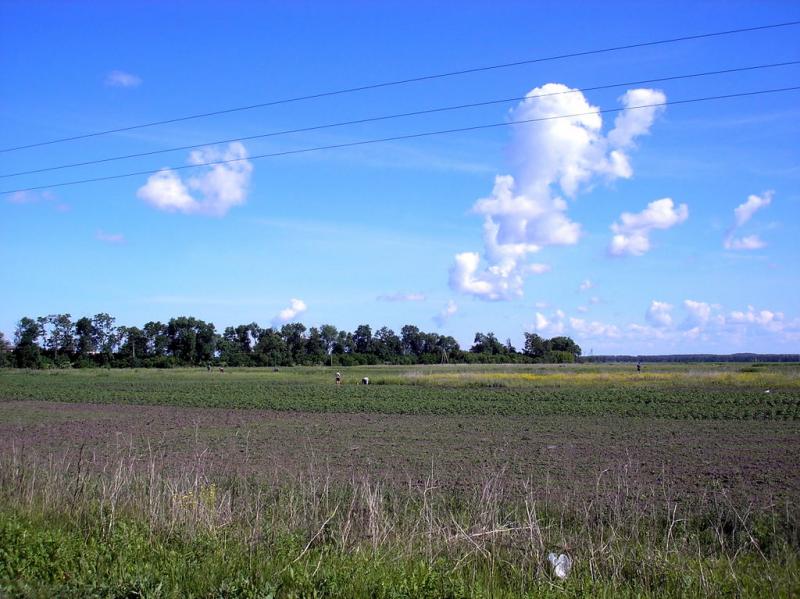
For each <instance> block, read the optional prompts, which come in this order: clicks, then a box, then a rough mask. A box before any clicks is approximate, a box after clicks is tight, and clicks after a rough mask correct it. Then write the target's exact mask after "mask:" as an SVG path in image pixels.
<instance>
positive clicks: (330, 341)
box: [319, 324, 339, 354]
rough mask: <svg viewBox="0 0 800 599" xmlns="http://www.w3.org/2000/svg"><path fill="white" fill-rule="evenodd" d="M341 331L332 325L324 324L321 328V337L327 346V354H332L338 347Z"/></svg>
mask: <svg viewBox="0 0 800 599" xmlns="http://www.w3.org/2000/svg"><path fill="white" fill-rule="evenodd" d="M338 334H339V331H338V330H336V327H335V326H333V325H332V324H324V325H322V326H321V327H320V328H319V336H320V337H321V338H322V342H323V343H324V344H325V353H327V354H332V353H333V348H334V347H335V346H336V337H337V336H338Z"/></svg>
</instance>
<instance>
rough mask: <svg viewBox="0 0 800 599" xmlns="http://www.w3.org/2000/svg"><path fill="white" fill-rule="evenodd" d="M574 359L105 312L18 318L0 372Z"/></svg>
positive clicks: (534, 348) (409, 328) (478, 342)
mask: <svg viewBox="0 0 800 599" xmlns="http://www.w3.org/2000/svg"><path fill="white" fill-rule="evenodd" d="M580 355H581V348H580V347H579V346H578V345H577V344H576V343H575V342H574V341H573V340H572V339H570V338H569V337H553V338H552V339H545V338H543V337H540V336H539V335H536V334H533V333H525V343H524V347H523V348H522V349H521V350H517V349H516V348H515V347H514V346H513V345H512V344H511V341H510V340H507V341H506V342H505V343H503V342H501V341H500V340H498V339H497V337H496V336H495V335H494V333H491V332H490V333H476V334H475V339H474V342H473V345H472V347H470V348H469V349H468V350H463V349H461V347H459V345H458V342H457V341H456V340H455V339H454V338H453V337H450V336H447V335H439V334H438V333H426V332H425V331H421V330H420V329H419V328H418V327H416V326H413V325H406V326H404V327H403V328H402V329H400V332H399V334H398V333H395V332H394V331H393V330H392V329H390V328H388V327H381V328H380V329H378V330H377V331H375V332H374V333H373V331H372V328H371V327H370V326H369V325H366V324H362V325H359V326H358V327H357V328H356V330H355V331H353V332H349V331H345V330H339V329H337V328H336V327H335V326H333V325H329V324H324V325H322V326H320V327H311V328H306V326H305V325H303V324H302V323H299V322H291V323H287V324H284V325H282V326H280V327H267V328H264V327H261V326H259V325H258V324H257V323H255V322H252V323H250V324H241V325H239V326H235V327H227V328H226V329H225V330H224V331H222V332H221V333H220V332H218V331H217V329H216V327H215V326H214V324H213V323H210V322H205V321H203V320H200V319H198V318H194V317H192V316H180V317H177V318H172V319H170V320H169V322H167V323H162V322H148V323H146V324H145V325H144V326H142V327H135V326H133V327H129V326H117V325H116V320H115V318H114V317H113V316H110V315H109V314H105V313H101V314H96V315H95V316H93V317H83V318H80V319H78V320H75V321H73V319H72V316H71V315H70V314H52V315H49V316H40V317H38V318H29V317H24V318H22V319H21V320H20V321H19V322H18V323H17V328H16V331H15V334H14V344H13V346H12V345H11V344H9V343H8V341H7V340H5V339H4V338H3V335H2V333H0V366H7V367H17V368H53V367H55V368H69V367H77V368H87V367H96V366H106V367H119V368H129V367H137V368H172V367H176V366H209V365H214V366H273V367H274V366H295V365H309V366H313V365H323V364H328V365H332V366H356V365H367V364H440V363H462V364H463V363H537V362H538V363H564V362H575V361H576V360H578V359H579V358H580Z"/></svg>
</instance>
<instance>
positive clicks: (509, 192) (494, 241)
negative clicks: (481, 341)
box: [450, 83, 665, 300]
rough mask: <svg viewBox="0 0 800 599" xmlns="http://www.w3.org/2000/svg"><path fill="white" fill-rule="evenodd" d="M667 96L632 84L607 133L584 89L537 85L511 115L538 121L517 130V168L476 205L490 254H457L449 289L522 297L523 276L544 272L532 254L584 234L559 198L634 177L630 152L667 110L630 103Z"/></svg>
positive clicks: (514, 155)
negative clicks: (633, 87)
mask: <svg viewBox="0 0 800 599" xmlns="http://www.w3.org/2000/svg"><path fill="white" fill-rule="evenodd" d="M566 92H569V93H566ZM664 99H665V96H664V94H663V93H662V92H660V91H657V90H647V89H641V90H630V91H629V92H628V93H626V94H625V95H624V96H622V97H621V98H620V102H621V103H622V104H623V106H625V110H623V111H622V112H621V113H620V115H619V116H618V117H617V119H616V121H615V125H614V127H613V129H612V130H611V131H610V132H609V133H608V135H605V134H604V133H603V131H602V126H603V119H602V117H601V115H600V113H599V109H598V108H597V107H596V106H593V105H591V104H590V103H589V102H588V101H587V99H586V98H585V97H584V95H583V94H582V93H581V92H580V91H578V90H572V89H570V88H569V87H567V86H566V85H563V84H559V83H548V84H546V85H543V86H541V87H538V88H535V89H533V90H531V91H530V92H529V93H528V95H527V97H526V99H525V100H523V101H522V102H520V103H519V105H517V106H516V107H515V108H514V109H513V110H512V111H511V112H510V115H509V116H510V119H511V120H514V121H536V122H531V123H519V124H516V125H514V126H513V128H512V141H511V147H510V150H511V152H510V153H511V161H512V165H513V171H514V174H513V175H511V174H509V175H498V176H497V177H496V178H495V182H494V188H493V190H492V193H491V195H490V196H489V197H486V198H482V199H480V200H478V201H477V202H476V203H475V205H474V206H473V212H474V213H476V214H480V215H481V216H483V219H484V221H483V242H484V248H485V250H484V255H483V257H481V256H480V255H479V254H478V253H475V252H464V253H461V254H458V255H457V256H456V257H455V264H454V266H453V267H452V268H451V271H450V285H451V288H452V289H454V290H456V291H459V292H461V293H466V294H471V295H475V296H476V297H479V298H481V299H487V300H507V299H512V298H515V297H519V296H520V295H522V286H523V283H524V279H525V277H526V276H527V275H530V274H541V272H542V269H541V268H538V267H536V265H530V264H527V261H526V259H527V256H528V255H529V254H533V253H536V252H539V251H540V250H541V249H542V248H544V247H548V246H559V245H573V244H576V243H577V242H578V240H579V239H580V236H581V226H580V225H579V224H578V223H576V222H573V221H572V220H571V219H570V218H569V216H568V215H567V209H568V203H567V201H566V200H565V199H564V198H563V197H561V196H562V195H563V196H566V197H567V198H572V197H574V196H575V195H576V194H577V193H578V192H580V191H582V190H588V189H591V187H592V185H593V184H594V183H595V182H596V181H611V180H613V179H617V178H628V177H630V176H631V175H632V174H633V171H632V168H631V166H630V161H629V158H628V155H627V153H626V152H627V150H628V149H630V148H632V147H633V146H634V145H635V143H634V142H635V140H636V138H637V137H639V136H641V135H644V134H646V133H648V132H649V130H650V127H651V125H652V123H653V121H654V119H655V117H656V116H657V114H658V113H659V112H660V110H661V108H659V107H652V108H642V109H634V108H632V107H633V106H639V105H642V104H651V103H656V102H658V101H664ZM634 112H636V113H637V114H633V113H634ZM565 115H575V116H569V117H567V116H565ZM553 117H564V118H553ZM548 119H550V120H548Z"/></svg>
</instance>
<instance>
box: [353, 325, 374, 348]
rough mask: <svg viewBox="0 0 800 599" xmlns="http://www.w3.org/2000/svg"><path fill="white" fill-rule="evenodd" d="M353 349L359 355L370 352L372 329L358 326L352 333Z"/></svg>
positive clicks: (366, 326) (367, 326)
mask: <svg viewBox="0 0 800 599" xmlns="http://www.w3.org/2000/svg"><path fill="white" fill-rule="evenodd" d="M353 349H354V350H355V351H356V353H359V354H368V353H370V352H371V351H372V328H370V326H369V325H368V324H360V325H358V327H357V328H356V330H355V331H354V332H353Z"/></svg>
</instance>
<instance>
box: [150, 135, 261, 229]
mask: <svg viewBox="0 0 800 599" xmlns="http://www.w3.org/2000/svg"><path fill="white" fill-rule="evenodd" d="M219 161H228V162H225V163H224V164H214V165H210V166H206V167H199V168H203V169H204V171H203V172H202V173H200V174H197V175H193V176H190V177H188V178H187V179H186V181H185V182H184V180H183V179H182V178H181V177H180V175H178V174H177V173H176V172H175V171H173V170H171V169H168V168H164V169H161V170H160V171H159V172H158V173H156V174H154V175H151V176H150V177H149V178H148V179H147V183H146V184H145V185H143V186H142V187H140V188H139V190H138V191H137V192H136V195H137V196H138V197H139V198H140V199H142V200H144V201H145V202H147V203H148V204H150V205H151V206H154V207H155V208H157V209H159V210H164V211H166V212H182V213H184V214H205V215H209V216H224V215H225V214H227V212H228V210H230V209H231V208H232V207H234V206H239V205H241V204H244V203H245V201H246V200H247V193H248V186H249V183H250V175H251V173H252V171H253V165H252V163H251V162H250V161H249V160H247V150H246V149H245V147H244V145H242V144H241V143H239V142H233V143H231V144H229V145H228V147H227V149H225V150H220V149H217V148H203V149H201V150H195V151H193V152H191V154H190V155H189V164H194V165H203V164H207V163H209V162H219Z"/></svg>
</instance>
